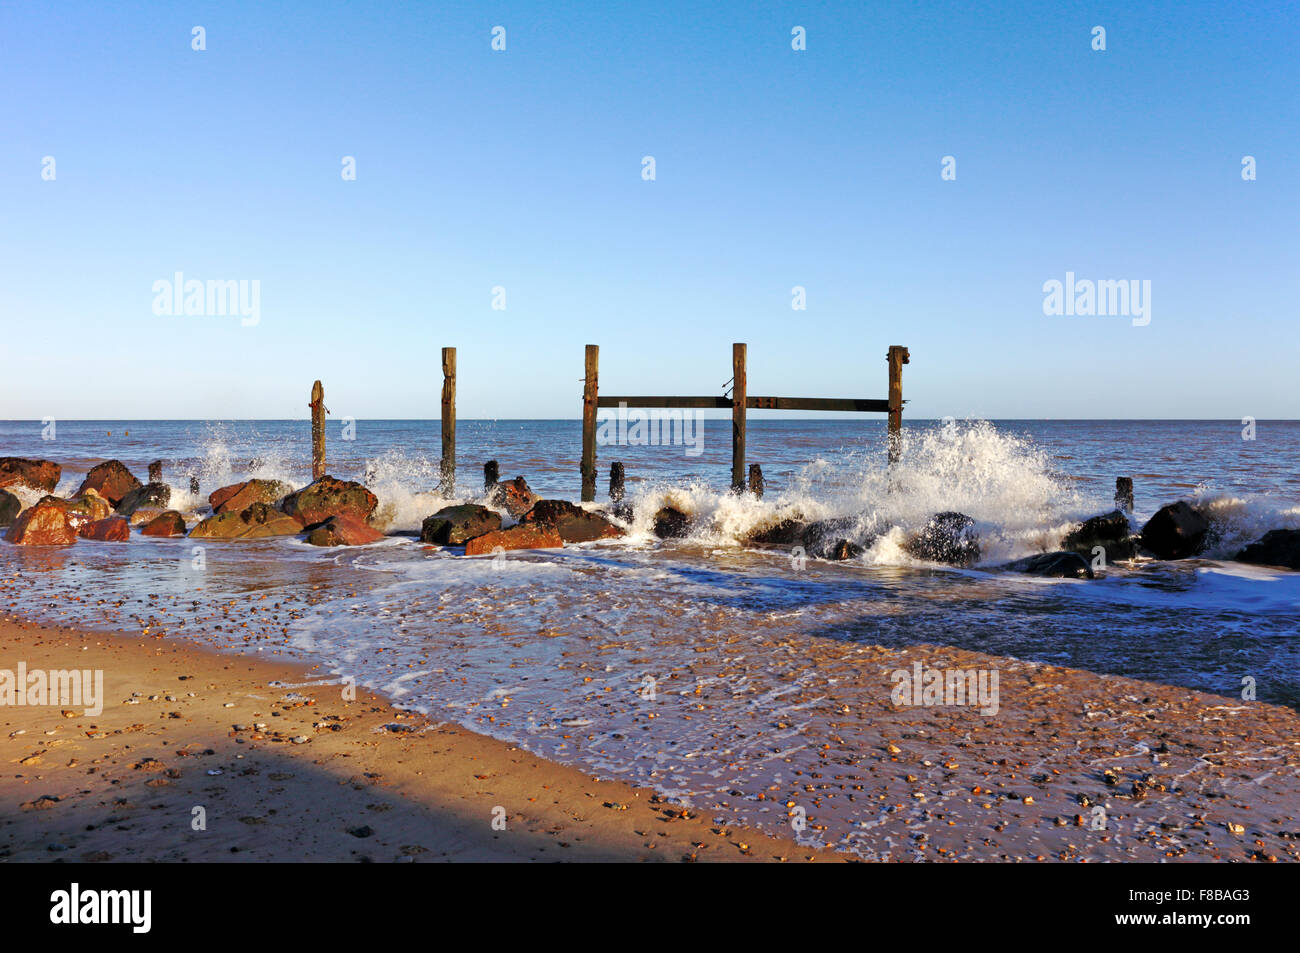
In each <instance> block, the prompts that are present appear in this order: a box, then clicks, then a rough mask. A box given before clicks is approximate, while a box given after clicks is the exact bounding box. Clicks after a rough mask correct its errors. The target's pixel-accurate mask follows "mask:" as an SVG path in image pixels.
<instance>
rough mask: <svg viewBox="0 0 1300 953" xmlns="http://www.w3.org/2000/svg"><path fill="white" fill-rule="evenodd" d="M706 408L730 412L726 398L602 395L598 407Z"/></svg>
mask: <svg viewBox="0 0 1300 953" xmlns="http://www.w3.org/2000/svg"><path fill="white" fill-rule="evenodd" d="M620 405H621V406H625V407H704V408H708V409H712V410H730V409H731V401H730V400H729V399H727V398H726V397H606V396H605V395H604V394H601V395H600V398H599V400H598V401H597V402H596V406H597V407H618V406H620Z"/></svg>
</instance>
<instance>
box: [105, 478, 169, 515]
mask: <svg viewBox="0 0 1300 953" xmlns="http://www.w3.org/2000/svg"><path fill="white" fill-rule="evenodd" d="M171 501H172V488H171V487H169V486H168V485H167V484H166V483H146V484H145V485H144V486H139V487H136V488H135V489H134V490H132V491H131V492H130V493H128V494H127V495H126V496H124V497H122V502H121V503H118V504H117V512H118V513H119V514H121V515H122V516H130V515H131V514H132V513H134V512H135V511H136V510H138V509H141V508H144V507H149V508H152V509H157V510H165V509H167V504H168V503H170V502H171Z"/></svg>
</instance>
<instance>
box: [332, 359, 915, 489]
mask: <svg viewBox="0 0 1300 953" xmlns="http://www.w3.org/2000/svg"><path fill="white" fill-rule="evenodd" d="M909 357H910V355H909V353H908V350H907V348H905V347H903V346H902V345H898V344H895V345H893V346H892V347H890V348H889V352H888V353H887V354H886V361H887V362H888V372H889V377H888V387H889V390H888V396H887V397H885V398H884V399H873V398H858V397H763V396H754V395H751V394H750V393H749V375H748V367H747V363H748V346H747V345H745V344H743V343H736V344H733V345H732V346H731V380H730V381H729V382H728V383H729V385H730V390H729V392H728V391H727V387H726V385H724V388H723V389H724V393H722V394H719V395H717V396H706V397H692V396H676V395H674V396H639V395H638V396H623V395H614V396H610V395H602V394H601V393H600V387H599V374H600V346H599V345H596V344H588V345H587V346H586V352H585V355H584V360H583V375H582V381H583V385H582V460H581V463H580V464H579V475H580V477H581V481H582V496H581V498H582V501H583V502H591V501H593V500H595V499H596V414H597V411H598V410H600V409H601V408H607V409H609V408H623V409H631V408H636V409H659V410H663V409H677V410H683V409H687V410H697V409H698V410H730V411H731V488H732V490H733V491H735V492H737V493H743V492H745V491H746V490H748V491H749V492H750V493H753V494H754V495H755V496H760V497H761V496H762V495H763V490H764V487H765V481H764V479H763V470H762V467H761V466H760V465H759V464H757V463H753V464H750V465H749V468H748V470H746V466H745V444H746V430H747V422H748V413H749V411H751V410H811V411H817V412H822V411H841V412H844V411H848V412H851V413H878V414H888V415H889V416H888V429H887V433H888V454H889V462H890V463H896V462H897V461H898V459H899V457H900V455H901V453H902V428H903V404H904V400H903V365H904V364H907V363H908V362H909ZM309 406H310V407H311V437H312V439H311V446H312V466H311V472H312V479H313V480H319V479H320V478H321V477H322V476H324V475H325V414H326V413H327V411H326V409H325V391H324V388H323V387H322V386H321V382H320V381H316V382H315V383H314V384H313V385H312V389H311V402H310V405H309ZM498 473H499V468H498V466H497V462H496V461H495V460H489V461H488V462H487V463H486V464H485V465H484V484H485V486H491V485H492V484H493V483H495V482H496V481H497V478H498ZM439 475H440V483H439V489H440V491H441V492H442V493H443V494H444V495H447V496H450V495H451V494H452V492H453V490H454V488H455V481H456V349H455V348H454V347H444V348H443V349H442V459H441V463H440V465H439ZM624 480H625V474H624V470H623V464H622V463H620V462H615V463H614V464H613V466H612V467H611V468H610V480H609V484H610V498H611V499H613V500H614V501H615V502H618V501H619V500H621V499H622V497H623V487H624Z"/></svg>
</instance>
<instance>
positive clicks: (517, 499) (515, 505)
mask: <svg viewBox="0 0 1300 953" xmlns="http://www.w3.org/2000/svg"><path fill="white" fill-rule="evenodd" d="M487 499H488V503H489V504H490V505H492V506H496V507H500V508H501V509H503V510H505V511H506V512H507V513H509V514H510V515H511V516H513V517H514V518H515V519H518V518H519V517H521V516H523V515H524V514H525V513H527V512H528V511H529V510H531V509H532V508H533V504H534V503H536V502H537V494H536V493H534V492H533V491H532V488H530V487H529V486H528V481H527V480H525V479H524V478H523V477H521V476H519V477H515V478H514V479H513V480H506V481H504V482H501V483H494V484H492V486H491V488H490V489H489V490H488V496H487Z"/></svg>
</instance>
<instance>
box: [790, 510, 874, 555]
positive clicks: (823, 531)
mask: <svg viewBox="0 0 1300 953" xmlns="http://www.w3.org/2000/svg"><path fill="white" fill-rule="evenodd" d="M852 528H853V521H852V520H847V519H834V520H818V521H817V522H815V523H809V524H808V525H807V526H805V527H804V528H803V532H802V533H800V535H799V544H800V545H802V546H803V547H804V551H805V552H806V553H807V555H809V556H815V557H816V558H818V559H833V560H838V561H843V560H845V559H856V558H857V557H859V556H861V555H862V554H863V553H865V552H866V548H865V547H863V546H859V545H858V544H857V543H855V542H853V541H852V540H850V539H849V538H848V534H849V533H850V532H851V531H852Z"/></svg>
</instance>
